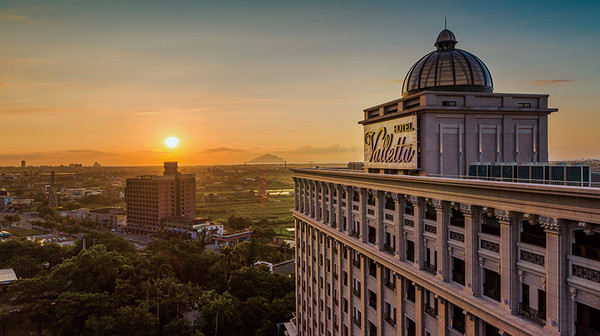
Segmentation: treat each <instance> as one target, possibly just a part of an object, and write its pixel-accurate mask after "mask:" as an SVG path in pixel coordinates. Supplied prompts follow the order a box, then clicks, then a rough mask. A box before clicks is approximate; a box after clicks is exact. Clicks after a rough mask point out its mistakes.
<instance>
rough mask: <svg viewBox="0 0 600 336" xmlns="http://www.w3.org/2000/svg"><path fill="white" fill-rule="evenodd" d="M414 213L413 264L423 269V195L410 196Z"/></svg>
mask: <svg viewBox="0 0 600 336" xmlns="http://www.w3.org/2000/svg"><path fill="white" fill-rule="evenodd" d="M409 200H410V202H411V203H412V205H413V207H414V209H415V214H414V219H415V263H414V266H415V267H416V268H418V269H420V270H422V269H423V264H424V262H425V258H424V257H425V246H424V242H423V217H424V216H423V215H424V211H425V199H424V198H423V197H416V196H410V197H409Z"/></svg>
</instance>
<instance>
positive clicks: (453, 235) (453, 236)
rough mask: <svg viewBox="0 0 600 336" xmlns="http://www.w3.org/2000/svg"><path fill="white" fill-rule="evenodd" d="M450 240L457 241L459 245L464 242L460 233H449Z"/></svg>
mask: <svg viewBox="0 0 600 336" xmlns="http://www.w3.org/2000/svg"><path fill="white" fill-rule="evenodd" d="M450 239H452V240H456V241H459V242H461V243H464V242H465V235H464V234H462V233H460V232H456V231H450Z"/></svg>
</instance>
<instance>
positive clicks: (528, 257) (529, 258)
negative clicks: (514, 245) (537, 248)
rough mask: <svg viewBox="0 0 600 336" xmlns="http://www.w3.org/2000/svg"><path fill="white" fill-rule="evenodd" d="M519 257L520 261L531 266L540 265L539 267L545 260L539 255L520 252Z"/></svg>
mask: <svg viewBox="0 0 600 336" xmlns="http://www.w3.org/2000/svg"><path fill="white" fill-rule="evenodd" d="M520 257H521V260H523V261H526V262H529V263H532V264H536V265H540V266H544V265H545V263H544V261H545V260H544V259H545V258H544V256H543V255H541V254H537V253H533V252H529V251H524V250H521V256H520Z"/></svg>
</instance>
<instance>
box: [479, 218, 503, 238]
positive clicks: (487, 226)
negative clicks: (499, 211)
mask: <svg viewBox="0 0 600 336" xmlns="http://www.w3.org/2000/svg"><path fill="white" fill-rule="evenodd" d="M482 216H483V218H482V221H481V232H483V233H487V234H490V235H493V236H498V237H500V222H498V219H497V218H496V217H495V216H492V217H490V216H488V215H487V214H483V215H482Z"/></svg>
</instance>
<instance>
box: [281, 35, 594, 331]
mask: <svg viewBox="0 0 600 336" xmlns="http://www.w3.org/2000/svg"><path fill="white" fill-rule="evenodd" d="M456 44H457V41H456V38H455V36H454V34H453V33H452V32H450V31H449V30H444V31H442V32H441V33H440V34H439V36H438V38H437V41H436V43H435V46H436V50H435V51H433V52H431V53H429V54H427V55H425V56H424V57H423V58H421V59H420V60H419V61H417V63H415V65H414V66H413V67H412V68H411V69H410V70H409V72H408V74H407V75H406V78H405V80H404V84H403V92H402V97H401V98H399V99H396V100H393V101H390V102H387V103H383V104H380V105H377V106H374V107H371V108H368V109H366V110H364V119H363V120H362V121H360V124H362V125H363V127H364V153H365V156H364V169H363V170H362V171H358V170H353V169H292V170H293V172H294V181H295V196H296V197H295V204H294V210H293V214H294V217H295V222H296V248H297V250H296V277H297V279H296V282H297V285H296V293H297V299H296V300H297V301H296V318H295V327H296V328H295V330H296V332H297V334H298V335H327V336H329V335H369V336H375V335H427V336H429V335H480V336H489V335H600V189H599V188H596V187H595V186H593V185H591V183H590V179H589V175H590V172H589V167H565V166H558V167H557V166H553V165H549V164H548V147H547V144H548V116H549V114H550V113H553V112H556V111H557V110H556V109H553V108H549V107H548V95H541V94H520V93H519V94H513V93H495V92H493V84H492V77H491V75H490V72H489V70H488V68H487V67H486V66H485V64H484V63H483V62H482V61H481V60H480V59H479V58H477V57H476V56H475V55H473V54H471V53H469V52H467V51H464V50H460V49H457V48H456ZM355 167H356V166H355ZM292 333H293V332H292Z"/></svg>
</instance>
